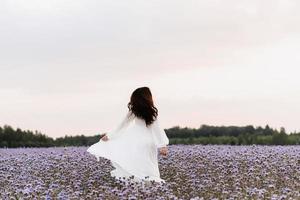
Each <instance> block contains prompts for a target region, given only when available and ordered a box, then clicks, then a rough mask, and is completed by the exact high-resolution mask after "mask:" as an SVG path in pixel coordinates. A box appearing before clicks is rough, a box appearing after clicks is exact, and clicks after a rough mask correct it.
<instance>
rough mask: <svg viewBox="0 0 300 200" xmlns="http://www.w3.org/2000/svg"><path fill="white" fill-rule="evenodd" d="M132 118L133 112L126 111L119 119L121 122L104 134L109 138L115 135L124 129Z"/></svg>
mask: <svg viewBox="0 0 300 200" xmlns="http://www.w3.org/2000/svg"><path fill="white" fill-rule="evenodd" d="M133 118H134V115H133V113H132V112H131V111H128V112H127V114H126V116H125V117H124V118H123V119H122V120H121V122H119V124H118V126H117V127H116V128H115V129H114V130H112V131H110V132H108V133H106V136H107V137H108V138H109V139H112V138H115V137H117V136H118V135H119V133H120V132H121V131H122V130H124V129H126V128H127V127H128V126H129V124H130V122H131V121H132V120H133Z"/></svg>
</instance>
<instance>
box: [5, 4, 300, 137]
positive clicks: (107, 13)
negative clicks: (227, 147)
mask: <svg viewBox="0 0 300 200" xmlns="http://www.w3.org/2000/svg"><path fill="white" fill-rule="evenodd" d="M299 10H300V1H298V0H247V1H246V0H226V1H224V0H201V1H199V0H186V1H183V0H127V1H124V0H114V1H111V0H51V1H49V0H1V1H0V75H1V77H0V126H3V125H4V124H9V125H11V126H13V127H15V128H16V127H20V128H21V129H25V130H27V129H29V130H39V131H41V132H42V133H44V134H47V135H49V136H51V137H59V136H64V135H66V134H67V135H77V134H84V135H94V134H97V133H103V132H107V131H110V130H112V129H114V127H115V126H116V125H117V124H118V122H119V121H120V120H121V118H122V117H123V116H124V114H125V113H126V111H127V103H128V101H129V98H130V95H131V93H132V91H133V90H134V89H136V88H137V87H141V86H148V87H149V88H150V89H151V90H152V93H153V98H154V102H155V104H156V106H157V108H158V109H159V116H160V121H161V126H162V127H163V128H171V127H173V126H175V125H179V126H181V127H185V126H187V127H193V128H198V127H200V126H201V125H202V124H208V125H238V126H243V125H254V126H265V125H266V124H269V125H270V126H271V127H274V128H277V129H279V128H280V127H281V126H283V127H285V128H286V130H287V131H295V130H296V131H300V118H299V116H300V56H299V55H300V26H299V24H300V12H299Z"/></svg>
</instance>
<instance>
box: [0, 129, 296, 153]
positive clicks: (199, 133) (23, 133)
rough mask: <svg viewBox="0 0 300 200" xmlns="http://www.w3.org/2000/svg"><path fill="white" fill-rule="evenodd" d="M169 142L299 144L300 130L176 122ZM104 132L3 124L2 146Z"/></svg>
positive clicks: (75, 139) (58, 142)
mask: <svg viewBox="0 0 300 200" xmlns="http://www.w3.org/2000/svg"><path fill="white" fill-rule="evenodd" d="M165 131H166V134H167V136H168V138H169V139H170V144H204V145H206V144H228V145H252V144H258V145H299V144H300V133H296V132H294V133H290V134H287V133H286V131H285V129H284V128H281V129H280V130H276V129H272V128H270V127H269V126H268V125H266V126H265V127H260V126H258V127H254V126H252V125H249V126H209V125H202V126H201V127H200V128H197V129H195V128H188V127H185V128H181V127H179V126H175V127H172V128H169V129H165ZM101 135H103V134H96V135H94V136H84V135H77V136H64V137H60V138H56V139H53V138H51V137H48V136H46V135H45V134H42V133H41V132H39V131H30V130H21V129H20V128H17V129H14V128H12V127H11V126H8V125H5V126H3V127H0V148H3V147H8V148H14V147H53V146H58V147H59V146H90V145H92V144H94V143H96V142H98V141H99V139H100V136H101Z"/></svg>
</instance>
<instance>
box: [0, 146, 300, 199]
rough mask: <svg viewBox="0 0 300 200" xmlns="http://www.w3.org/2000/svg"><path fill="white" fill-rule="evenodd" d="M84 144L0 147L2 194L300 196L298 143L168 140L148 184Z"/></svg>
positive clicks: (13, 196)
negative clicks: (116, 169) (115, 172)
mask: <svg viewBox="0 0 300 200" xmlns="http://www.w3.org/2000/svg"><path fill="white" fill-rule="evenodd" d="M86 149H87V148H86V147H68V148H18V149H0V199H194V200H196V199H300V146H225V145H224V146H222V145H206V146H204V145H170V146H169V156H168V157H163V156H159V168H160V172H161V177H162V178H163V179H165V180H166V184H158V183H151V184H149V185H142V184H138V183H131V184H125V183H123V182H122V181H120V180H115V179H114V178H112V177H111V176H110V173H109V172H110V170H111V169H113V167H112V166H111V164H110V161H109V160H106V159H100V161H99V162H97V161H96V158H95V157H93V156H92V155H90V154H89V153H87V152H86Z"/></svg>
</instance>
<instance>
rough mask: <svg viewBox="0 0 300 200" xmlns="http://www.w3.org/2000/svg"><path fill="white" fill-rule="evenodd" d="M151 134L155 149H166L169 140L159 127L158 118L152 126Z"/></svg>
mask: <svg viewBox="0 0 300 200" xmlns="http://www.w3.org/2000/svg"><path fill="white" fill-rule="evenodd" d="M152 134H153V136H154V143H155V145H156V147H157V148H161V147H166V146H167V145H168V144H169V138H168V137H167V134H166V132H165V130H164V129H163V128H161V127H160V122H159V119H158V118H156V120H155V121H154V122H153V124H152Z"/></svg>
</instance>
